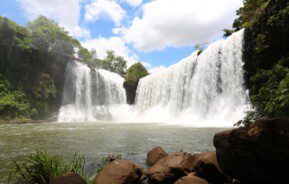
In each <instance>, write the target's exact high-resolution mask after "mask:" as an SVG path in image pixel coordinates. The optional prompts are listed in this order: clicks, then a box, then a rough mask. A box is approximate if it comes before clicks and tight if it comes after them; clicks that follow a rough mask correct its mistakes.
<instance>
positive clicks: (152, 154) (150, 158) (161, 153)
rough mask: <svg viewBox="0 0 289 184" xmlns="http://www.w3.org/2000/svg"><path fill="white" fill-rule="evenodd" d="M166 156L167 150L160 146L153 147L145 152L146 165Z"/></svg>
mask: <svg viewBox="0 0 289 184" xmlns="http://www.w3.org/2000/svg"><path fill="white" fill-rule="evenodd" d="M166 156H168V154H167V152H166V151H165V150H164V149H163V148H162V147H160V146H157V147H154V148H153V149H152V150H150V151H149V152H148V154H147V160H146V163H147V164H148V165H154V164H155V163H157V161H159V160H160V159H161V158H163V157H166Z"/></svg>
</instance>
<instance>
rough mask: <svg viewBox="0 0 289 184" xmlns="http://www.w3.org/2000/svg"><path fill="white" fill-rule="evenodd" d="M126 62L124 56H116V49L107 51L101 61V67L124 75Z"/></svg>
mask: <svg viewBox="0 0 289 184" xmlns="http://www.w3.org/2000/svg"><path fill="white" fill-rule="evenodd" d="M126 63H127V62H126V61H125V60H124V59H123V57H121V56H116V55H115V53H114V51H107V56H106V58H105V59H104V60H102V61H101V64H100V65H101V66H100V67H101V68H103V69H105V70H109V71H111V72H115V73H117V74H119V75H121V76H123V77H124V76H125V73H126Z"/></svg>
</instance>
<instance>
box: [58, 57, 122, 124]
mask: <svg viewBox="0 0 289 184" xmlns="http://www.w3.org/2000/svg"><path fill="white" fill-rule="evenodd" d="M123 81H124V79H123V78H122V77H120V76H119V75H117V74H115V73H112V72H109V71H106V70H102V69H91V68H89V67H88V66H87V65H85V64H82V63H80V62H76V61H73V62H69V63H68V64H67V67H66V72H65V83H64V89H63V99H62V106H61V108H60V111H59V114H58V121H61V122H66V121H70V122H71V121H97V120H113V119H114V115H115V113H116V114H117V112H116V110H115V109H114V108H116V107H120V106H121V105H122V104H125V103H126V95H125V90H124V88H123V87H122V86H123Z"/></svg>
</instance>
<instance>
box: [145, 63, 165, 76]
mask: <svg viewBox="0 0 289 184" xmlns="http://www.w3.org/2000/svg"><path fill="white" fill-rule="evenodd" d="M165 69H167V67H165V66H163V65H160V66H156V67H153V68H150V69H149V73H151V74H156V73H160V72H162V71H164V70H165Z"/></svg>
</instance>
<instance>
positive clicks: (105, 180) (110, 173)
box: [95, 159, 143, 184]
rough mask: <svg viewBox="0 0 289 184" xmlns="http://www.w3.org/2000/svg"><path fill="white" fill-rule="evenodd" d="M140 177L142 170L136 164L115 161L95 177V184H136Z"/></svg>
mask: <svg viewBox="0 0 289 184" xmlns="http://www.w3.org/2000/svg"><path fill="white" fill-rule="evenodd" d="M142 175H143V173H142V169H141V168H140V166H139V165H138V164H134V163H132V162H131V161H130V160H122V159H117V160H114V161H112V162H111V163H109V164H108V165H107V166H106V167H104V168H103V169H102V170H101V171H100V172H99V173H98V174H97V175H96V178H95V184H111V183H113V184H137V183H139V182H140V180H141V177H142Z"/></svg>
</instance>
